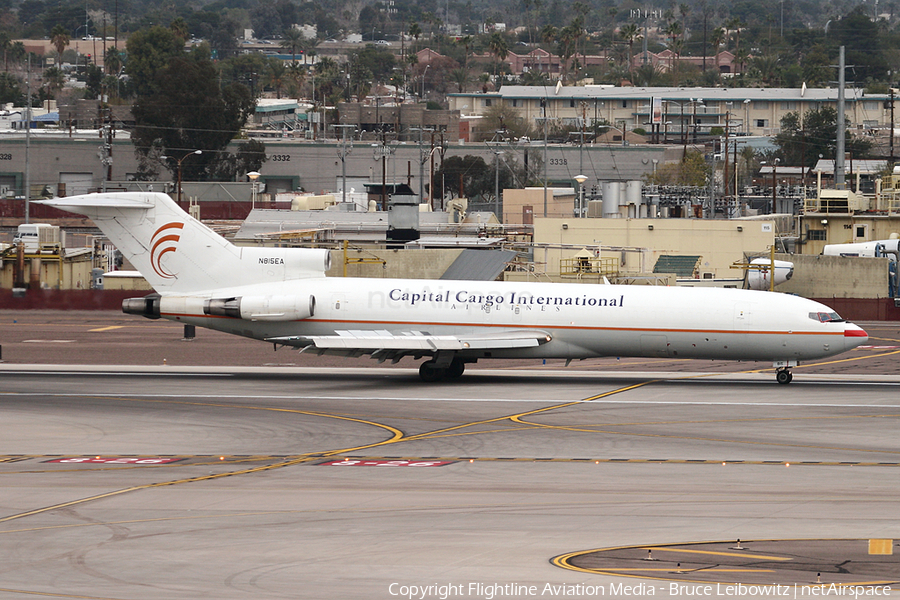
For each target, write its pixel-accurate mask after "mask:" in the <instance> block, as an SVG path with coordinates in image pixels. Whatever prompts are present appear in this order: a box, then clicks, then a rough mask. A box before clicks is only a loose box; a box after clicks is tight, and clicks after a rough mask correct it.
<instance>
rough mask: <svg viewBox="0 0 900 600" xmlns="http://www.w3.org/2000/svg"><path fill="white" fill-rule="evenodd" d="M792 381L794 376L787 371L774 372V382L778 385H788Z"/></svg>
mask: <svg viewBox="0 0 900 600" xmlns="http://www.w3.org/2000/svg"><path fill="white" fill-rule="evenodd" d="M793 379H794V374H793V373H791V371H790V370H789V369H778V370H777V371H775V381H777V382H778V383H783V384H785V385H786V384H788V383H790V382H791V381H793Z"/></svg>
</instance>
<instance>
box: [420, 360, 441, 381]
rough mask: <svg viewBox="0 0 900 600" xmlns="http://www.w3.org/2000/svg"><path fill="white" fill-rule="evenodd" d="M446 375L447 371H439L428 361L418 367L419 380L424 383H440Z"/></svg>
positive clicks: (432, 362)
mask: <svg viewBox="0 0 900 600" xmlns="http://www.w3.org/2000/svg"><path fill="white" fill-rule="evenodd" d="M446 374H447V369H440V368H438V367H435V366H434V361H432V360H429V361H426V362H423V363H422V364H421V365H419V379H421V380H422V381H425V382H426V383H434V382H435V381H440V380H441V379H443V378H444V375H446Z"/></svg>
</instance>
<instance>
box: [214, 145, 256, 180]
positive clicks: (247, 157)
mask: <svg viewBox="0 0 900 600" xmlns="http://www.w3.org/2000/svg"><path fill="white" fill-rule="evenodd" d="M267 160H268V157H267V156H266V145H265V144H264V143H262V142H260V141H258V140H249V141H246V142H241V143H240V144H238V147H237V151H236V152H235V153H234V154H231V153H225V156H224V157H223V158H222V159H221V160H219V161H218V162H217V163H216V164H215V165H214V166H213V169H214V171H213V172H212V173H211V174H210V179H212V180H214V181H235V180H237V178H238V177H244V176H246V174H247V173H249V172H250V171H259V170H260V169H262V166H263V163H265V162H266V161H267Z"/></svg>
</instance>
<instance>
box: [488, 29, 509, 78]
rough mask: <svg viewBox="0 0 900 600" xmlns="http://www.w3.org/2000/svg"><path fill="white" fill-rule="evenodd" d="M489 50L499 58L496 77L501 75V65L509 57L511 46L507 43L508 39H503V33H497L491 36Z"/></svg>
mask: <svg viewBox="0 0 900 600" xmlns="http://www.w3.org/2000/svg"><path fill="white" fill-rule="evenodd" d="M488 50H489V51H490V53H491V54H493V55H494V56H495V57H496V58H497V68H496V70H495V73H494V75H499V74H500V63H502V62H503V61H504V60H505V59H506V57H507V56H509V44H507V43H506V38H505V37H503V34H502V33H500V32H499V31H495V32H494V33H492V34H491V40H490V42H488Z"/></svg>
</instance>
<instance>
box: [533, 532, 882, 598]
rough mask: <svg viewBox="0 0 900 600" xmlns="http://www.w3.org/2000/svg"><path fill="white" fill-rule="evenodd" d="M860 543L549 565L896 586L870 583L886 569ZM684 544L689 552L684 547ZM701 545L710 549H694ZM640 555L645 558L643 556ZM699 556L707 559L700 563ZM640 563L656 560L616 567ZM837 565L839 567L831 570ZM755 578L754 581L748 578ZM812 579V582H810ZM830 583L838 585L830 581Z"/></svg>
mask: <svg viewBox="0 0 900 600" xmlns="http://www.w3.org/2000/svg"><path fill="white" fill-rule="evenodd" d="M864 542H865V540H854V539H780V540H778V539H776V540H744V543H745V544H748V545H749V546H752V547H753V548H752V549H751V548H750V547H745V548H743V549H742V550H743V552H740V553H737V552H723V551H721V550H718V549H717V548H721V547H722V546H725V547H727V548H729V549H734V546H733V545H732V544H733V543H734V542H727V541H706V542H682V543H672V544H649V545H640V546H613V547H608V548H594V549H591V550H578V551H575V552H569V553H566V554H561V555H559V556H555V557H553V558H552V559H550V564H552V565H554V566H557V567H560V568H562V569H566V570H570V571H578V572H580V573H590V574H595V575H596V574H599V575H613V576H618V577H638V578H647V579H654V580H657V581H682V582H689V583H699V584H701V585H710V584H716V583H719V584H726V585H735V584H737V583H738V582H737V581H735V580H729V581H727V582H723V581H719V580H716V579H711V578H710V577H708V574H709V573H723V572H731V573H744V574H746V575H749V576H751V579H743V580H741V581H740V583H741V584H743V585H751V586H754V585H755V586H763V587H764V588H767V589H769V588H770V586H776V585H781V586H797V585H803V586H809V587H811V588H812V587H818V586H819V585H821V586H822V588H823V589H825V588H830V587H831V586H832V585H833V586H836V587H838V586H839V587H845V586H848V587H852V586H881V585H892V584H896V583H897V580H896V579H894V580H877V581H876V580H872V579H871V578H872V577H874V576H878V575H881V576H883V574H882V571H883V570H884V567H885V566H886V565H885V563H883V562H879V561H878V560H873V559H872V557H869V556H866V554H865V550H864V548H865V547H866V545H865V544H864ZM740 543H741V540H738V545H740ZM685 546H690V547H692V548H685ZM704 546H705V547H709V548H711V549H710V550H699V549H694V548H702V547H704ZM753 550H759V551H763V550H765V551H766V552H768V554H757V553H756V552H754V551H753ZM645 552H646V553H647V554H646V555H644V553H645ZM655 552H673V553H690V554H696V555H701V556H698V557H697V558H696V559H687V560H689V561H690V562H688V563H687V564H685V565H684V566H682V563H677V565H676V564H675V561H676V560H678V558H663V559H658V558H656V557H652V558H651V553H655ZM775 554H780V555H781V556H776V555H775ZM703 555H707V556H710V557H711V558H710V559H709V560H706V561H704V560H703V557H702V556H703ZM644 556H646V558H644ZM713 557H714V558H713ZM792 557H793V558H792ZM795 558H797V559H800V562H799V563H798V562H795ZM682 560H685V559H682ZM644 561H648V562H650V561H653V562H657V563H658V566H650V565H647V566H646V567H643V566H642V567H624V566H620V565H621V564H622V563H623V562H625V563H630V564H632V565H633V564H635V563H640V562H644ZM758 561H772V562H774V563H775V564H771V565H765V566H763V567H762V568H760V567H757V566H755V563H756V562H758ZM836 564H837V565H839V567H840V568H839V569H835V565H836ZM773 574H774V575H773ZM754 575H756V576H758V577H753V576H754ZM819 578H824V579H825V581H821V582H820V581H818V579H819ZM814 579H815V580H816V582H815V583H812V581H813V580H814ZM835 579H837V581H834V580H835ZM855 580H856V581H855ZM786 589H787V588H786ZM751 595H752V593H751ZM764 595H769V594H764ZM822 595H828V594H822Z"/></svg>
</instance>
